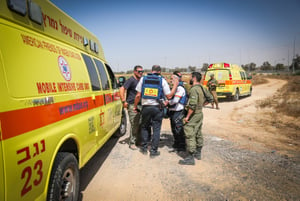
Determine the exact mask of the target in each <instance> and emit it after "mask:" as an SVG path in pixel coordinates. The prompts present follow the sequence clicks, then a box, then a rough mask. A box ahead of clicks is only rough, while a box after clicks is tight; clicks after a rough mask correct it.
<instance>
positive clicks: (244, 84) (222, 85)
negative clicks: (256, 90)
mask: <svg viewBox="0 0 300 201" xmlns="http://www.w3.org/2000/svg"><path fill="white" fill-rule="evenodd" d="M211 74H214V77H215V79H216V80H217V81H218V83H219V86H217V89H216V91H217V95H218V98H230V99H232V100H234V101H237V100H239V98H240V96H251V94H252V82H251V77H250V76H248V74H247V72H246V71H245V70H244V69H243V68H242V67H240V66H238V65H236V64H229V63H215V64H210V65H209V67H208V69H207V71H206V72H205V77H204V81H203V85H204V86H206V85H207V82H208V80H209V79H210V75H211Z"/></svg>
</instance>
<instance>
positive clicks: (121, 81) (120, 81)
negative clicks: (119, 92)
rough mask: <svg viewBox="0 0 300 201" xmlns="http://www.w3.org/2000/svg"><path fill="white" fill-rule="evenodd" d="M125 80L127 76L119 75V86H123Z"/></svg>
mask: <svg viewBox="0 0 300 201" xmlns="http://www.w3.org/2000/svg"><path fill="white" fill-rule="evenodd" d="M125 81H126V78H125V77H124V76H121V77H118V84H119V87H121V86H123V85H124V83H125Z"/></svg>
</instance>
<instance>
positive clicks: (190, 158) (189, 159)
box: [179, 153, 195, 165]
mask: <svg viewBox="0 0 300 201" xmlns="http://www.w3.org/2000/svg"><path fill="white" fill-rule="evenodd" d="M179 164H180V165H195V160H194V156H193V154H191V153H189V155H188V156H187V157H185V158H184V159H183V160H179Z"/></svg>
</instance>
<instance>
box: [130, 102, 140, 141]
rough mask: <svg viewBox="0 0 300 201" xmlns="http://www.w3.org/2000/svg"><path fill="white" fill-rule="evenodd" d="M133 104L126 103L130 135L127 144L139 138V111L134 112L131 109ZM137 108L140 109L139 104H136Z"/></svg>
mask: <svg viewBox="0 0 300 201" xmlns="http://www.w3.org/2000/svg"><path fill="white" fill-rule="evenodd" d="M133 106H134V104H129V105H128V109H127V111H128V116H129V121H130V137H129V144H136V143H137V140H139V139H140V136H139V135H140V116H141V115H140V113H135V112H134V111H133ZM138 109H140V110H141V106H138Z"/></svg>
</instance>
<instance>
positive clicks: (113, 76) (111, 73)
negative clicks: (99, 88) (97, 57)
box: [105, 64, 118, 89]
mask: <svg viewBox="0 0 300 201" xmlns="http://www.w3.org/2000/svg"><path fill="white" fill-rule="evenodd" d="M105 66H106V69H107V72H108V74H109V77H110V81H111V85H112V88H113V89H116V88H117V87H118V84H117V80H116V77H115V75H114V73H113V72H112V70H111V68H110V67H109V65H107V64H105Z"/></svg>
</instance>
